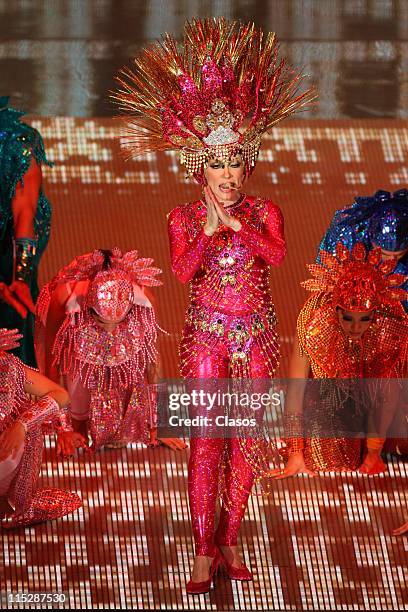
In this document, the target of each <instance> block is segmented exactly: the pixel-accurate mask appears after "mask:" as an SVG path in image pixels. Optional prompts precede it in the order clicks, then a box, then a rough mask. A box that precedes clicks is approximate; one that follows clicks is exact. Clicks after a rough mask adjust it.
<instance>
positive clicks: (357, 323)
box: [337, 308, 374, 340]
mask: <svg viewBox="0 0 408 612" xmlns="http://www.w3.org/2000/svg"><path fill="white" fill-rule="evenodd" d="M337 316H338V319H339V323H340V327H341V328H342V330H343V331H344V333H345V334H346V336H348V337H349V338H351V339H352V340H360V338H361V337H362V336H363V334H364V332H365V331H367V329H368V328H369V327H370V325H371V323H372V320H373V318H374V310H370V311H369V312H356V311H353V310H344V309H343V308H337Z"/></svg>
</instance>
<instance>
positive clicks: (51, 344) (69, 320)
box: [36, 248, 184, 452]
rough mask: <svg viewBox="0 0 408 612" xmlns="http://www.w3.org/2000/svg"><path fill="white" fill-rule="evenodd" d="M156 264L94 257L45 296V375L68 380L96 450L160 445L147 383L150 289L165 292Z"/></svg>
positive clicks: (40, 332) (106, 254) (115, 255)
mask: <svg viewBox="0 0 408 612" xmlns="http://www.w3.org/2000/svg"><path fill="white" fill-rule="evenodd" d="M152 263H153V260H152V259H143V258H139V257H138V254H137V252H136V251H129V252H128V253H125V254H122V253H121V251H120V250H119V249H117V248H114V249H112V251H101V250H96V251H94V252H93V253H89V254H87V255H82V256H80V257H77V258H76V259H74V261H72V262H71V263H70V264H69V265H68V266H66V267H65V268H63V269H62V270H60V272H58V274H57V275H56V277H55V278H54V279H53V280H52V281H51V282H50V283H49V284H48V285H46V286H45V287H44V288H43V289H42V290H41V294H40V297H39V300H38V307H37V323H38V325H37V335H36V349H37V358H38V361H39V364H40V367H41V368H42V369H43V370H44V372H46V373H47V374H48V375H49V376H51V377H52V378H53V379H55V380H58V379H59V377H60V376H61V375H63V376H65V377H66V384H67V388H68V390H69V393H70V397H71V403H70V415H71V418H72V424H73V427H74V430H75V431H76V432H78V434H81V435H82V436H84V437H85V438H86V439H87V438H88V436H90V438H91V440H92V445H93V448H95V449H98V448H100V447H102V446H110V447H121V446H126V445H127V444H128V443H129V442H138V441H143V442H146V443H151V442H157V440H156V436H155V432H156V429H155V412H154V406H153V400H154V396H153V395H152V394H150V393H149V383H154V382H155V374H156V366H157V362H158V354H157V348H156V340H157V331H158V329H159V326H158V324H157V322H156V317H155V311H154V308H153V304H152V299H153V298H152V297H151V296H150V294H149V293H148V289H147V287H151V286H157V285H160V284H161V282H160V281H159V280H158V279H157V278H156V277H157V275H158V274H159V273H160V272H161V270H159V269H158V268H155V267H153V266H152ZM80 441H81V439H80V438H76V440H74V446H76V445H77V443H78V442H80ZM67 442H69V440H68V441H67ZM166 442H167V443H168V444H169V445H170V446H172V447H174V448H178V447H180V448H183V447H184V443H182V442H181V441H178V440H172V439H169V440H166ZM66 450H67V452H68V449H66Z"/></svg>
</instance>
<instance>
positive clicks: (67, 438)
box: [57, 431, 89, 457]
mask: <svg viewBox="0 0 408 612" xmlns="http://www.w3.org/2000/svg"><path fill="white" fill-rule="evenodd" d="M77 448H84V449H85V450H89V446H88V443H87V441H86V440H85V438H84V436H82V435H81V434H80V433H78V432H77V431H62V432H60V433H59V434H58V438H57V455H59V456H60V457H72V456H73V455H74V453H75V449H77Z"/></svg>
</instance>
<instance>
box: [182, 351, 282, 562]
mask: <svg viewBox="0 0 408 612" xmlns="http://www.w3.org/2000/svg"><path fill="white" fill-rule="evenodd" d="M194 355H195V358H194V362H195V363H194V364H192V361H191V359H190V360H189V368H188V370H189V371H188V372H187V371H185V370H184V371H183V372H182V374H183V376H185V377H186V378H202V379H203V378H210V379H211V378H228V377H229V375H230V363H229V358H228V352H227V351H225V353H224V354H222V353H220V352H217V351H213V352H212V354H211V355H209V354H208V351H207V350H206V349H205V348H203V351H202V352H200V350H199V349H198V350H197V345H196V346H195V351H194ZM267 362H268V360H267V359H265V354H264V351H263V350H262V348H261V346H260V345H259V344H255V343H253V344H252V346H251V350H250V353H249V363H248V365H249V374H250V376H251V378H268V377H269V376H270V368H269V367H268V365H269V364H268V363H267ZM252 444H254V440H251V439H241V440H238V439H237V438H230V439H224V438H222V439H220V438H191V440H190V460H189V465H188V494H189V502H190V513H191V519H192V527H193V534H194V541H195V552H196V555H208V556H214V554H215V545H216V544H218V545H222V546H235V545H236V544H237V538H238V532H239V528H240V525H241V521H242V518H243V516H244V513H245V510H246V507H247V503H248V497H249V494H250V491H251V488H252V485H253V481H254V473H253V471H252V469H251V467H250V465H249V464H248V462H247V461H246V459H245V457H244V454H245V451H246V450H248V451H250V447H251V445H252ZM243 450H244V453H243ZM222 472H223V473H222ZM220 482H222V483H223V487H222V491H221V502H222V503H221V512H220V517H219V522H218V527H217V530H216V532H215V531H214V530H215V509H216V502H217V497H218V494H219V486H220Z"/></svg>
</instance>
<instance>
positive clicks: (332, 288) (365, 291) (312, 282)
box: [302, 242, 408, 312]
mask: <svg viewBox="0 0 408 612" xmlns="http://www.w3.org/2000/svg"><path fill="white" fill-rule="evenodd" d="M319 256H320V261H321V264H311V265H308V266H307V267H308V269H309V271H310V272H311V274H312V276H313V277H314V278H313V279H309V280H307V281H304V282H303V283H302V285H303V287H305V288H306V289H308V290H309V291H319V292H324V293H326V294H328V295H330V294H331V300H330V301H331V303H332V305H333V306H341V307H342V308H344V309H345V310H350V311H356V312H365V311H369V310H372V309H374V308H381V307H383V306H386V305H391V306H392V305H397V303H398V302H400V301H402V300H406V299H407V297H408V292H407V291H405V290H404V289H402V288H401V287H400V285H402V284H403V283H404V282H405V281H406V279H407V277H406V276H404V275H403V274H393V273H392V272H393V270H394V269H395V266H396V265H397V262H396V260H394V259H390V260H387V261H381V249H380V248H376V249H373V250H372V251H369V252H366V249H365V247H364V245H363V244H362V243H360V242H358V243H356V244H355V245H354V247H353V249H352V251H351V252H350V251H349V250H348V249H347V248H346V247H345V246H344V245H343V244H342V243H341V242H339V243H338V244H337V246H336V256H334V255H332V254H331V253H328V252H326V251H320V254H319Z"/></svg>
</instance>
